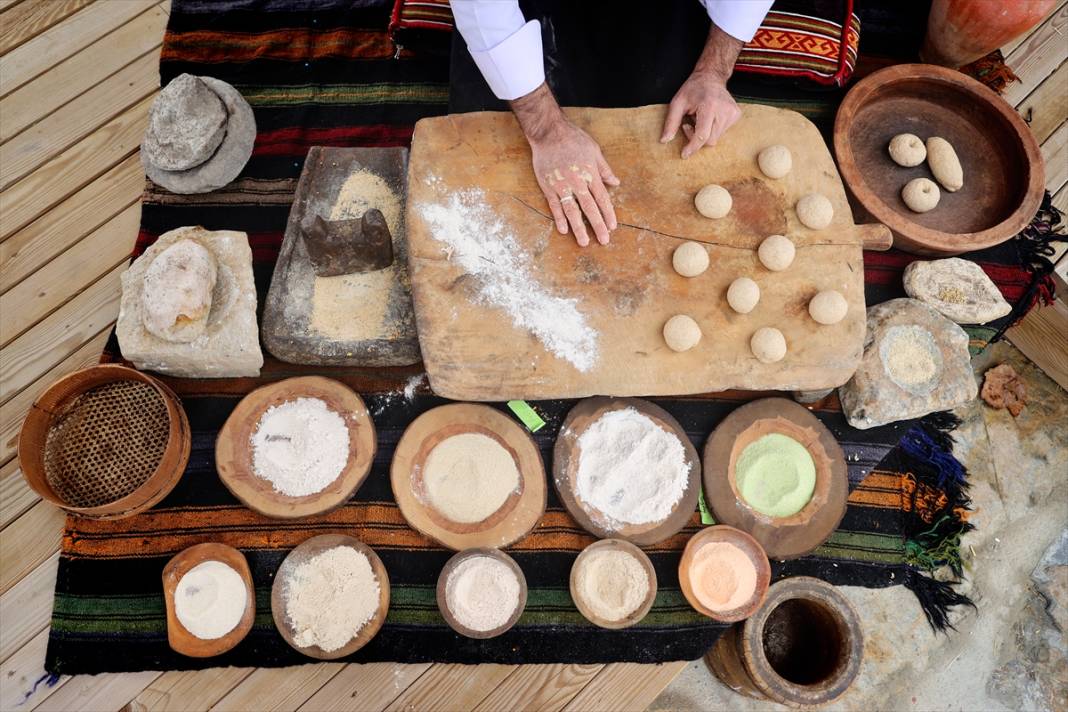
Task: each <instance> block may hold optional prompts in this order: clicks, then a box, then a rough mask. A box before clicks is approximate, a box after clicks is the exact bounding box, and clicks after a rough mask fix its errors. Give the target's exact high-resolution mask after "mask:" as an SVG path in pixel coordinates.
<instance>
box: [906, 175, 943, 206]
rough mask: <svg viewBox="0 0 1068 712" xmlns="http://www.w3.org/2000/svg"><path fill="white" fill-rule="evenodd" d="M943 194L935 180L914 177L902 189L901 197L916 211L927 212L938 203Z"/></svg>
mask: <svg viewBox="0 0 1068 712" xmlns="http://www.w3.org/2000/svg"><path fill="white" fill-rule="evenodd" d="M940 197H942V194H941V193H940V192H939V191H938V186H937V185H935V183H934V181H933V180H928V179H927V178H913V179H912V180H910V181H909V182H908V183H906V184H905V187H904V188H902V189H901V199H902V200H904V201H905V205H907V206H909V210H911V211H912V212H914V213H926V212H927V211H928V210H931V209H932V208H934V207H935V206H936V205H938V199H939V198H940Z"/></svg>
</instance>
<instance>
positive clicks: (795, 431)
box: [704, 398, 849, 559]
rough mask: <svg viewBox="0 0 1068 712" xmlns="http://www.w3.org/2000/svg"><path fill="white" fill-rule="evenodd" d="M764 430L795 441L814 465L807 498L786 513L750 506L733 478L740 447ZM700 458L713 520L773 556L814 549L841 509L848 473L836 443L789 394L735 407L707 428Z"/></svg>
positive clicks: (831, 528)
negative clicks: (749, 538)
mask: <svg viewBox="0 0 1068 712" xmlns="http://www.w3.org/2000/svg"><path fill="white" fill-rule="evenodd" d="M769 433H781V434H783V435H787V436H789V437H791V438H793V439H794V440H797V441H798V442H800V443H801V444H802V445H804V446H805V448H806V449H807V450H808V453H809V455H811V456H812V461H813V463H814V464H815V465H816V486H815V489H814V491H813V493H812V498H811V499H810V500H809V502H808V504H806V505H805V507H804V508H803V509H802V510H801V511H800V512H798V513H797V514H794V515H793V516H790V517H771V516H769V515H767V514H763V513H762V512H758V511H757V510H755V509H753V508H752V507H750V506H749V505H748V504H747V503H746V502H745V501H744V500H743V499H742V497H741V494H740V493H739V492H738V487H737V483H736V481H735V471H734V468H735V464H736V463H737V460H738V457H739V456H740V455H741V453H742V450H744V449H745V447H746V446H747V445H749V444H750V443H752V442H753V441H754V440H756V439H758V438H760V437H762V436H764V435H767V434H769ZM704 462H705V467H704V485H705V497H706V500H707V502H708V506H709V507H710V508H711V509H712V514H713V516H714V517H715V518H716V521H717V522H721V523H723V524H729V525H730V526H732V527H737V528H738V529H741V530H742V531H744V532H747V533H748V534H750V535H752V536H753V538H754V539H756V540H757V541H758V542H759V543H760V545H761V546H762V547H763V548H764V551H765V552H767V555H768V556H769V557H771V558H773V559H795V558H797V557H799V556H803V555H805V554H808V553H810V552H811V551H813V550H815V549H816V548H817V547H818V546H820V544H822V543H823V542H825V541H827V538H828V537H830V535H831V534H832V533H833V532H834V530H835V529H837V528H838V524H839V523H840V522H841V521H842V517H843V516H844V515H845V510H846V498H847V497H848V496H849V475H848V471H847V469H846V462H845V455H844V454H843V453H842V448H841V447H840V446H839V445H838V441H837V440H835V439H834V436H833V435H831V431H829V430H828V429H827V427H826V426H825V425H824V424H823V423H821V422H820V421H819V419H818V418H816V416H814V415H812V413H810V412H809V411H808V410H806V409H805V408H804V407H803V406H800V405H798V404H797V403H794V402H793V401H792V400H788V399H786V398H762V399H761V400H756V401H753V402H751V403H747V404H745V405H743V406H741V407H740V408H737V409H735V410H734V411H733V412H732V413H731V414H730V415H728V416H727V417H726V418H724V419H723V421H722V422H721V423H720V424H719V425H718V426H716V429H715V430H713V431H712V435H711V436H710V437H709V438H708V442H707V443H705V459H704Z"/></svg>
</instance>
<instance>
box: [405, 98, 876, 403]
mask: <svg viewBox="0 0 1068 712" xmlns="http://www.w3.org/2000/svg"><path fill="white" fill-rule="evenodd" d="M742 110H743V115H742V118H741V120H740V121H738V123H737V124H736V125H735V126H733V127H732V128H731V129H730V130H729V131H727V133H726V134H725V135H724V136H723V138H722V139H721V140H720V142H719V145H718V146H716V147H715V148H713V149H704V150H702V151H700V152H699V153H698V155H696V156H694V157H692V158H690V159H689V160H685V161H684V160H682V159H681V158H679V152H680V150H681V148H682V145H683V139H682V137H681V133H680V136H679V138H677V139H676V140H675V141H673V142H672V143H670V144H667V145H661V144H660V143H659V141H658V137H659V135H660V130H661V127H662V125H663V117H664V113H665V111H666V107H665V106H663V105H660V106H646V107H641V108H636V109H588V108H580V109H568V110H566V113H567V114H568V116H569V117H570V118H571V120H572V121H574V122H575V123H576V124H577V125H578V126H580V127H582V128H583V129H585V130H586V131H587V132H589V133H590V135H592V136H593V137H594V138H595V139H596V140H597V141H598V142H599V143H600V145H601V147H602V149H603V151H604V155H605V157H606V159H607V160H608V162H609V164H610V165H611V166H612V168H613V169H614V171H615V173H616V174H617V175H618V176H619V178H620V180H621V181H622V185H620V186H619V187H618V188H614V189H613V190H612V199H613V203H614V205H615V209H616V215H617V217H618V220H619V223H620V227H619V229H618V230H617V231H616V232H615V233H613V237H612V242H611V244H610V245H608V246H601V245H596V244H594V245H591V246H590V247H587V248H580V247H578V246H577V245H576V243H575V241H574V239H573V238H572V237H571V236H562V235H559V234H557V233H556V232H555V229H554V227H553V222H552V220H551V219H550V217H549V215H548V207H547V205H546V203H545V199H544V197H543V196H542V194H541V191H540V189H539V188H538V186H537V184H536V183H535V180H534V176H533V174H532V171H531V165H530V152H529V149H528V147H527V144H526V141H525V140H524V138H523V135H522V133H521V132H520V130H519V127H518V125H517V124H516V122H515V119H514V118H513V117H512V115H511V114H508V113H499V112H484V113H473V114H462V115H454V116H443V117H437V118H431V119H423V120H422V121H420V122H419V123H418V124H417V125H416V129H415V136H414V138H413V142H412V152H411V160H410V164H409V173H408V212H407V225H408V238H409V250H410V252H409V255H410V256H409V264H410V272H411V277H412V289H413V296H414V300H415V307H416V320H417V325H418V331H419V340H420V346H421V349H422V353H423V360H424V363H425V365H426V369H427V373H428V374H429V377H430V383H431V386H432V387H433V389H434V391H435V392H436V393H438V394H439V395H442V396H445V397H448V398H454V399H461V400H502V399H506V398H529V399H536V398H569V397H582V396H588V395H594V394H602V395H676V394H687V393H703V392H708V391H717V390H723V389H729V388H741V389H752V390H764V389H773V390H817V389H822V388H830V387H832V386H838V385H840V384H842V383H844V382H845V381H846V380H848V379H849V377H850V375H851V374H852V373H853V371H854V370H855V369H856V367H857V364H858V363H859V360H860V356H861V350H862V345H863V340H864V329H865V307H864V265H863V258H862V252H861V250H862V243H863V242H864V241H867V242H868V243H869V244H870V245H871V246H872V247H878V248H881V249H886V248H887V247H889V242H890V236H889V231H888V230H887V229H886V228H885V227H884V226H882V225H875V226H857V225H854V224H853V218H852V214H851V212H850V210H849V205H848V203H847V202H846V194H845V190H844V187H843V185H842V180H841V178H840V176H839V175H838V171H837V169H836V168H835V164H834V161H833V159H832V158H831V155H830V153H829V151H828V149H827V146H826V144H825V143H824V141H823V138H822V137H821V136H820V134H819V132H818V131H817V129H816V127H815V126H814V125H813V124H812V123H811V122H809V121H808V120H807V119H805V118H804V117H803V116H801V115H800V114H798V113H796V112H792V111H785V110H782V109H776V108H772V107H766V106H758V105H744V106H743V107H742ZM774 143H783V144H785V145H786V146H787V147H788V148H789V149H790V151H791V152H792V154H793V170H792V171H791V173H790V174H789V175H787V176H786V177H785V178H783V179H780V180H777V181H773V180H769V179H767V178H765V177H763V175H762V174H761V173H760V170H759V168H758V167H757V163H756V156H757V154H758V153H759V151H760V150H761V149H763V148H765V147H766V146H768V145H771V144H774ZM708 183H719V184H721V185H723V186H724V187H726V188H727V189H728V190H729V191H730V192H731V195H732V197H733V200H734V205H733V208H732V210H731V213H730V214H729V215H728V216H727V217H725V218H723V219H721V220H709V219H707V218H705V217H702V216H701V215H700V214H699V213H698V212H697V211H696V209H695V208H694V204H693V198H694V195H695V194H696V193H697V191H698V190H700V189H701V188H702V187H703V186H705V185H706V184H708ZM465 189H480V190H481V192H482V194H483V195H481V196H480V197H479V200H484V201H485V205H486V206H487V207H488V208H489V209H490V210H492V212H493V213H494V214H495V216H496V217H497V218H498V219H499V220H500V221H501V224H502V225H503V230H502V232H503V233H506V234H510V235H511V236H512V237H513V238H514V241H515V244H516V249H515V252H516V253H517V254H518V256H519V258H520V260H521V261H522V260H525V261H526V262H527V270H526V272H527V273H528V276H529V278H530V280H531V281H532V282H533V281H536V282H537V284H536V285H532V286H533V287H535V288H537V289H541V290H543V291H545V292H548V293H549V294H552V295H554V296H558V297H562V298H569V299H574V300H576V302H575V308H577V309H578V311H579V312H581V313H582V314H583V315H584V316H585V318H586V321H587V323H588V324H589V325H590V326H591V327H593V328H594V329H595V330H596V353H597V356H596V359H595V360H594V362H593V365H592V366H591V367H589V368H588V369H587V370H585V371H583V370H580V369H579V368H578V367H576V366H575V365H573V363H571V362H569V361H568V360H565V359H564V358H560V357H558V356H555V355H553V353H552V352H551V351H549V350H547V349H546V348H545V346H544V344H543V342H542V341H541V340H539V338H537V337H536V336H535V335H534V334H533V333H531V332H530V331H528V330H527V329H524V328H520V327H517V326H516V325H515V324H514V323H513V320H512V318H511V317H510V316H509V314H508V313H507V312H506V311H505V310H503V309H502V308H501V307H499V306H497V305H495V304H493V303H487V300H486V299H485V297H484V296H483V293H482V290H481V289H480V284H479V278H478V277H475V276H472V275H470V274H468V273H467V272H466V271H465V270H464V269H462V268H461V267H460V266H458V264H457V259H456V255H454V254H453V252H452V251H450V250H448V249H447V245H446V244H445V243H444V242H442V241H439V240H438V239H435V235H434V229H433V228H432V226H431V223H430V221H429V220H428V219H427V218H426V215H425V212H424V211H425V210H426V209H427V207H428V206H433V205H442V204H445V203H447V202H448V201H449V199H450V197H451V196H453V195H454V194H456V193H457V192H459V191H463V190H465ZM812 191H816V192H820V193H822V194H823V195H825V196H826V197H827V198H828V199H830V201H831V203H832V204H833V206H834V209H835V215H834V220H833V222H832V224H831V226H830V227H828V228H827V229H825V230H822V231H814V230H810V229H808V228H805V227H804V226H802V225H801V224H800V222H799V221H798V219H797V216H796V215H795V213H794V209H793V206H794V204H795V202H796V201H797V200H798V199H799V198H800V197H801V196H803V195H805V194H806V193H809V192H812ZM774 233H779V234H785V235H787V236H789V237H790V238H791V239H793V240H794V242H795V243H796V245H797V248H798V249H797V257H796V259H795V260H794V263H793V265H792V266H791V267H790V268H789V269H788V270H786V271H785V272H780V273H771V272H769V271H768V270H766V269H765V268H764V267H763V266H761V265H760V263H759V261H758V260H757V257H756V248H757V246H758V245H759V243H760V241H761V240H763V239H764V238H765V237H767V236H768V235H771V234H774ZM685 240H697V241H701V242H704V243H706V245H707V246H708V250H709V255H710V258H711V267H710V268H709V269H708V270H707V271H706V272H705V273H704V274H702V275H700V276H698V277H696V278H692V279H687V278H684V277H681V276H679V275H678V274H676V273H675V271H674V270H673V269H672V266H671V255H672V252H673V251H674V249H675V248H676V247H678V246H679V245H680V244H681V243H682V242H683V241H685ZM740 276H749V277H752V278H753V279H754V280H756V282H757V283H758V284H759V285H760V288H761V293H762V294H761V301H760V304H759V305H758V306H757V308H756V309H755V310H754V311H753V312H751V313H750V314H747V315H740V314H735V313H733V312H732V311H731V310H730V308H729V307H728V306H727V303H726V299H725V294H726V290H727V286H728V285H729V284H730V283H731V281H732V280H734V279H735V278H737V277H740ZM517 288H520V289H521V288H522V287H517ZM822 289H836V290H838V291H840V292H841V293H842V294H843V295H844V296H845V297H846V299H847V301H848V303H849V311H848V314H847V316H846V318H845V319H844V320H843V321H841V322H840V323H838V324H836V325H833V326H821V325H819V324H817V323H816V322H814V321H813V320H812V319H811V318H810V317H809V316H808V311H807V305H808V301H809V299H811V298H812V296H813V295H814V294H816V293H817V292H818V291H820V290H822ZM675 314H688V315H690V316H691V317H693V318H694V319H695V320H696V321H697V322H698V324H699V325H700V327H701V329H702V332H703V335H704V336H703V338H702V340H701V342H700V343H699V344H698V345H697V346H696V347H695V348H693V349H691V350H690V351H688V352H685V353H675V352H673V351H671V350H670V349H668V348H667V346H666V345H665V344H664V340H663V336H662V329H663V326H664V323H665V322H666V321H667V320H668V319H669V318H671V317H672V316H673V315H675ZM762 326H774V327H776V328H778V329H780V330H781V331H782V332H783V334H784V335H785V337H786V341H787V344H788V349H789V351H788V353H787V355H786V357H785V359H784V360H782V361H781V362H779V363H775V364H763V363H760V362H759V361H757V360H756V359H755V358H754V357H753V356H752V355H751V353H750V351H749V338H750V336H751V335H752V333H753V332H754V331H756V330H757V329H758V328H759V327H762Z"/></svg>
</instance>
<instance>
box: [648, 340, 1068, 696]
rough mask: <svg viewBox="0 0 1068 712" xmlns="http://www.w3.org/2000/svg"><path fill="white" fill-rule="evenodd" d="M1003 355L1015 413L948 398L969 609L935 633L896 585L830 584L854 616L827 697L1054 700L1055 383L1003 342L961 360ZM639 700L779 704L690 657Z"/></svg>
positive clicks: (1063, 600)
mask: <svg viewBox="0 0 1068 712" xmlns="http://www.w3.org/2000/svg"><path fill="white" fill-rule="evenodd" d="M1001 362H1010V363H1012V364H1013V367H1014V368H1015V369H1016V370H1017V372H1018V373H1019V374H1020V376H1021V378H1023V379H1024V381H1025V382H1026V383H1027V386H1028V389H1029V391H1030V392H1031V394H1032V399H1031V404H1030V405H1029V406H1028V408H1027V410H1025V411H1024V412H1023V413H1022V414H1021V416H1020V417H1019V418H1015V419H1014V418H1013V417H1012V416H1011V415H1009V414H1008V412H1007V411H1004V410H991V409H990V408H986V407H985V406H983V404H982V403H981V402H979V401H973V402H972V403H969V404H968V405H966V406H964V407H962V408H960V409H958V410H957V411H956V413H957V415H958V416H960V417H961V418H963V419H964V422H963V424H962V426H961V427H960V428H958V429H957V431H956V432H955V433H954V437H955V438H956V440H957V444H956V446H955V448H954V454H955V455H956V456H957V457H958V459H960V460H961V462H963V463H964V464H965V465H966V466H967V467H968V469H969V471H970V481H971V484H972V488H971V490H970V492H969V494H970V495H971V497H972V500H973V504H974V508H975V512H974V514H973V515H972V518H971V521H972V522H973V523H974V524H975V526H976V529H975V530H974V531H972V532H969V533H968V534H966V535H965V536H964V539H963V542H962V553H963V556H964V560H965V570H966V572H967V574H966V576H967V578H966V580H965V583H964V584H963V587H964V589H965V590H966V591H967V592H968V593H969V595H971V596H972V597H973V598H975V600H976V604H977V606H978V609H979V610H978V612H976V611H972V610H970V609H968V610H964V611H959V612H957V613H956V614H955V616H954V618H953V622H954V625H955V626H956V628H957V630H955V631H949V632H948V633H947V634H945V635H942V634H936V633H934V632H932V631H931V629H930V628H929V627H928V625H927V622H926V620H925V619H924V617H923V613H922V612H921V610H920V607H919V605H918V604H917V603H916V598H915V596H913V594H912V593H911V592H910V591H908V589H906V588H905V587H904V586H894V587H892V588H886V589H865V588H858V587H852V586H844V587H842V592H843V593H844V594H845V595H846V596H847V597H848V598H849V600H850V602H851V603H853V605H854V606H855V607H856V609H857V612H858V614H859V615H860V618H861V622H862V624H863V626H864V633H865V646H864V655H865V657H864V661H863V663H862V665H861V671H860V675H859V677H858V678H857V680H856V682H855V683H854V684H853V686H852V688H850V690H849V691H848V692H846V694H845V695H843V696H842V697H841V698H839V700H838V701H837V702H835V703H833V704H832V705H828V706H826V707H825V708H821V709H830V710H939V711H941V710H946V711H947V712H948V711H950V710H952V711H954V712H957V711H960V710H969V711H970V710H983V711H984V712H985V711H991V712H1002V711H1004V710H1054V711H1055V712H1063V711H1064V710H1068V697H1066V691H1068V656H1066V652H1065V635H1064V631H1065V630H1068V620H1066V619H1065V616H1066V614H1065V611H1066V606H1068V568H1066V567H1065V565H1064V563H1065V562H1064V546H1065V543H1064V542H1065V529H1064V527H1065V522H1068V478H1066V477H1065V473H1066V472H1068V430H1066V429H1065V428H1057V427H1051V424H1056V423H1065V422H1068V393H1065V391H1063V390H1061V389H1060V388H1059V387H1058V386H1057V384H1055V383H1054V382H1053V381H1052V380H1050V379H1049V378H1048V377H1047V376H1046V375H1045V374H1044V373H1042V372H1041V371H1040V370H1038V369H1037V368H1035V367H1034V366H1033V365H1032V364H1031V363H1030V362H1029V361H1027V359H1026V358H1025V357H1024V356H1023V355H1022V354H1020V352H1019V351H1017V350H1016V349H1015V348H1014V347H1013V346H1011V345H1010V344H1007V343H1000V344H995V345H994V346H992V347H991V348H990V349H988V352H987V353H984V354H982V355H980V356H978V357H976V364H975V372H976V373H977V374H981V373H983V372H984V371H985V370H986V369H987V368H989V367H990V366H992V365H994V364H997V363H1001ZM649 709H652V710H716V711H720V710H739V711H743V710H744V711H745V712H757V711H766V710H787V709H789V708H787V707H783V706H780V705H776V704H773V703H769V702H766V701H760V700H753V699H749V698H746V697H743V696H741V695H739V694H736V693H734V692H732V691H731V690H729V689H728V688H726V687H724V686H723V685H722V684H721V683H720V682H719V681H718V680H717V679H716V678H715V677H714V676H713V675H712V674H711V672H709V670H708V668H707V667H706V666H705V664H704V661H702V660H697V661H694V662H692V663H691V664H690V665H689V666H687V668H686V669H685V670H684V671H683V672H682V674H681V675H680V676H679V677H678V678H676V679H675V681H674V682H673V683H672V684H671V685H670V686H669V687H668V688H667V689H666V690H665V691H664V693H663V694H662V695H661V696H660V697H659V698H658V699H657V700H656V701H655V702H654V703H653V704H652V705H651V706H650V708H649Z"/></svg>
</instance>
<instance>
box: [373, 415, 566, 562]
mask: <svg viewBox="0 0 1068 712" xmlns="http://www.w3.org/2000/svg"><path fill="white" fill-rule="evenodd" d="M462 433H478V434H480V435H485V436H486V437H489V438H492V439H493V440H495V441H496V442H497V444H499V445H500V446H501V447H503V448H504V449H505V450H507V451H508V452H509V454H511V456H512V459H513V460H514V461H515V465H516V469H518V470H519V490H518V491H517V492H515V493H513V494H511V495H510V496H509V497H508V498H507V499H506V500H505V501H504V503H503V504H502V505H501V506H500V507H499V508H498V509H497V511H495V512H494V513H493V514H491V515H490V516H488V517H486V518H485V519H483V520H482V521H480V522H455V521H452V520H450V519H448V518H446V517H445V516H444V515H442V514H441V513H440V512H439V511H438V510H437V509H435V508H434V507H433V506H431V505H430V503H429V501H428V500H427V498H426V497H425V496H424V494H423V492H424V487H423V480H422V473H423V470H424V469H425V468H424V465H425V464H426V461H427V458H428V457H429V456H430V451H431V450H433V449H434V447H435V446H436V445H438V443H440V442H442V441H443V440H445V439H446V438H449V437H452V436H454V435H460V434H462ZM390 484H391V485H392V487H393V497H394V498H395V499H396V500H397V506H398V507H399V508H400V511H401V514H403V515H404V518H405V520H407V522H408V524H409V525H411V527H412V528H413V529H415V530H416V531H418V532H419V533H421V534H423V535H424V536H427V537H429V538H431V539H433V540H434V541H436V542H437V543H439V544H441V545H442V546H444V547H447V548H449V549H454V550H456V551H461V550H464V549H470V548H473V547H490V548H499V547H502V546H508V545H509V544H512V543H514V542H516V541H518V540H519V539H522V538H523V537H525V536H526V535H527V534H528V533H530V530H531V529H533V528H534V527H535V525H537V523H538V521H539V520H540V519H541V517H542V515H543V514H545V504H546V497H547V489H548V485H546V483H545V465H544V463H543V462H542V459H541V453H540V452H539V451H538V446H537V445H536V444H535V443H534V439H533V438H531V437H530V435H529V434H528V433H527V432H526V431H525V430H524V429H523V428H522V427H521V426H520V425H519V424H517V423H516V422H515V421H514V420H512V419H511V418H509V417H508V416H507V415H505V414H504V413H502V412H500V411H499V410H497V409H496V408H491V407H490V406H487V405H476V404H473V403H455V404H451V405H443V406H439V407H437V408H432V409H431V410H428V411H427V412H425V413H423V414H422V415H420V416H419V417H418V418H416V419H415V420H414V421H412V423H411V425H409V426H408V428H407V430H405V431H404V435H402V436H401V439H400V442H398V443H397V449H396V451H395V453H394V455H393V463H392V465H391V466H390Z"/></svg>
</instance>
